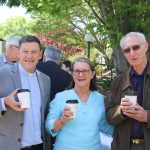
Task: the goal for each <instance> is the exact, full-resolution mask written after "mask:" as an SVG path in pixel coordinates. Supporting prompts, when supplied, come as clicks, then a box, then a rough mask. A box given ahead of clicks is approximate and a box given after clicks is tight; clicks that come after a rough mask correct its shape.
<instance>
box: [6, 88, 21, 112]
mask: <svg viewBox="0 0 150 150" xmlns="http://www.w3.org/2000/svg"><path fill="white" fill-rule="evenodd" d="M17 91H18V89H16V90H14V91H13V92H12V93H11V94H10V95H8V96H7V97H5V98H4V104H5V105H7V106H9V107H10V108H12V109H13V110H15V111H24V109H22V108H21V106H20V105H21V103H20V102H16V101H15V96H16V94H17Z"/></svg>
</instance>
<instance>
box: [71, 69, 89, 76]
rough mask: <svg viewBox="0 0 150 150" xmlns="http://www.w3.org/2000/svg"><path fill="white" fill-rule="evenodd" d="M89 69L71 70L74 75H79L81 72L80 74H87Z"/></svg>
mask: <svg viewBox="0 0 150 150" xmlns="http://www.w3.org/2000/svg"><path fill="white" fill-rule="evenodd" d="M90 71H91V70H82V71H81V70H73V75H75V76H79V75H80V73H82V75H88V74H89V73H90Z"/></svg>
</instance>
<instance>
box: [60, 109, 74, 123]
mask: <svg viewBox="0 0 150 150" xmlns="http://www.w3.org/2000/svg"><path fill="white" fill-rule="evenodd" d="M72 116H73V112H72V111H70V108H69V107H67V106H66V107H64V110H63V114H62V117H61V120H62V121H63V123H66V122H68V121H69V120H71V119H72Z"/></svg>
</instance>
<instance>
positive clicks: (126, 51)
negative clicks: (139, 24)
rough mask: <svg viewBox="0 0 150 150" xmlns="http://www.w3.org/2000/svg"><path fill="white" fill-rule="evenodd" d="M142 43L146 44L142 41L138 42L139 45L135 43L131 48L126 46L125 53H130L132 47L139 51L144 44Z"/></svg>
mask: <svg viewBox="0 0 150 150" xmlns="http://www.w3.org/2000/svg"><path fill="white" fill-rule="evenodd" d="M142 44H144V43H141V44H138V45H133V46H132V47H131V48H125V49H123V53H124V54H129V53H130V51H131V49H132V50H133V51H137V50H139V49H140V48H141V45H142Z"/></svg>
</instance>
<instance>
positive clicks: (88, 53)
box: [87, 42, 91, 59]
mask: <svg viewBox="0 0 150 150" xmlns="http://www.w3.org/2000/svg"><path fill="white" fill-rule="evenodd" d="M87 44H88V58H89V59H90V44H91V42H87Z"/></svg>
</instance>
